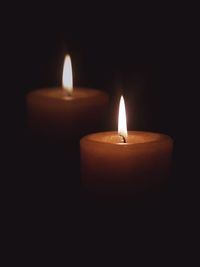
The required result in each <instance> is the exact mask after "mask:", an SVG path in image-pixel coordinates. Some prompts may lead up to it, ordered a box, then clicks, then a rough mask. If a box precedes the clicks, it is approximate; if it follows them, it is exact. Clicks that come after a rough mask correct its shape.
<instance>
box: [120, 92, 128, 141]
mask: <svg viewBox="0 0 200 267" xmlns="http://www.w3.org/2000/svg"><path fill="white" fill-rule="evenodd" d="M118 134H119V135H120V136H122V138H123V140H124V143H126V141H127V136H128V133H127V123H126V109H125V103H124V98H123V96H121V99H120V103H119V115H118Z"/></svg>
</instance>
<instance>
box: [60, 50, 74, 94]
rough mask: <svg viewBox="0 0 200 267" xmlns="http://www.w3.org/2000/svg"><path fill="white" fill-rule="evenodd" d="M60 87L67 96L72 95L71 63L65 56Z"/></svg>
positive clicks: (68, 57) (67, 56)
mask: <svg viewBox="0 0 200 267" xmlns="http://www.w3.org/2000/svg"><path fill="white" fill-rule="evenodd" d="M62 86H63V89H64V90H66V92H67V94H69V95H72V92H73V78H72V63H71V58H70V56H69V55H66V56H65V61H64V66H63V76H62Z"/></svg>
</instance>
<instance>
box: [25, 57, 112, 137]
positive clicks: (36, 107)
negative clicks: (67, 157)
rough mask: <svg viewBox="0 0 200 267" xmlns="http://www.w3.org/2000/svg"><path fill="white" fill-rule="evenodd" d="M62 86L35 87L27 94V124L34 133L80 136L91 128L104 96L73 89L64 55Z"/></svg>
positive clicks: (99, 115) (102, 107) (99, 114)
mask: <svg viewBox="0 0 200 267" xmlns="http://www.w3.org/2000/svg"><path fill="white" fill-rule="evenodd" d="M62 84H63V87H62V88H46V89H38V90H35V91H33V92H30V93H29V94H28V95H27V111H28V125H29V127H30V128H31V129H32V130H34V131H35V132H37V133H40V134H44V135H47V136H48V135H51V134H55V135H56V136H67V137H69V136H73V137H75V136H80V135H81V134H83V133H85V132H88V131H91V130H95V127H96V125H97V123H98V122H99V121H100V120H101V118H102V115H103V114H104V113H105V108H106V106H107V104H108V95H107V94H106V93H104V92H102V91H99V90H95V89H87V88H73V78H72V64H71V59H70V56H69V55H66V57H65V61H64V67H63V77H62Z"/></svg>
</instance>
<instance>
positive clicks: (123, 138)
mask: <svg viewBox="0 0 200 267" xmlns="http://www.w3.org/2000/svg"><path fill="white" fill-rule="evenodd" d="M120 136H121V138H122V140H123V143H126V138H125V137H124V136H123V135H121V134H120Z"/></svg>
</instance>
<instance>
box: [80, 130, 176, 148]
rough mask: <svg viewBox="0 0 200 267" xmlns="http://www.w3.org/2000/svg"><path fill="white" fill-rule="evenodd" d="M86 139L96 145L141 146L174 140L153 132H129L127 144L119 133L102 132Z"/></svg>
mask: <svg viewBox="0 0 200 267" xmlns="http://www.w3.org/2000/svg"><path fill="white" fill-rule="evenodd" d="M83 139H85V140H86V141H88V142H94V143H102V144H111V145H123V146H130V145H134V146H135V145H137V144H138V145H139V144H141V145H142V144H144V143H145V144H146V143H162V142H163V141H166V140H168V141H170V142H172V139H171V138H170V137H169V136H167V135H164V134H160V133H152V132H141V131H129V132H128V140H127V143H124V142H123V140H122V138H121V137H120V136H119V134H118V133H117V132H101V133H94V134H90V135H87V136H85V137H84V138H83Z"/></svg>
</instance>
